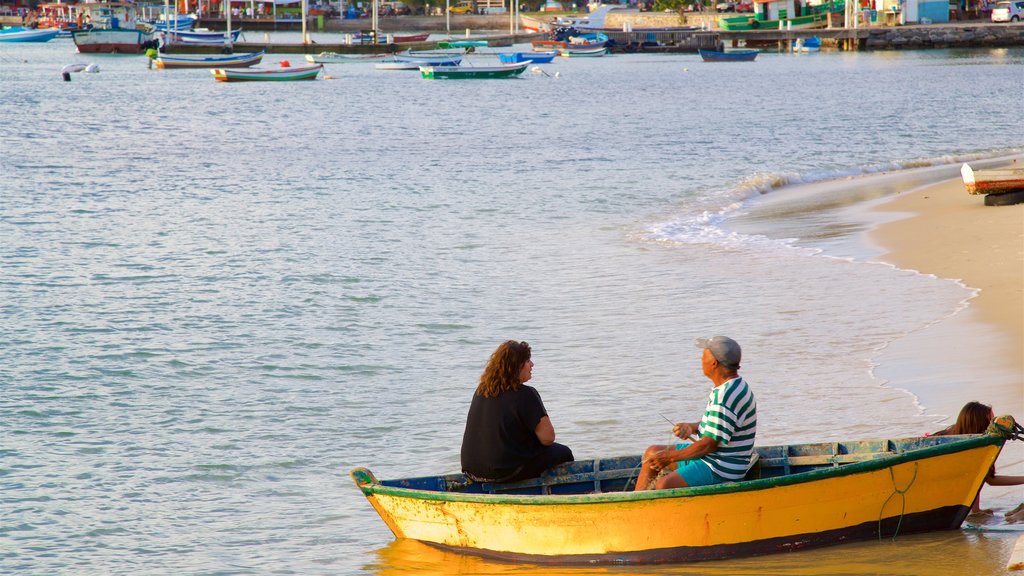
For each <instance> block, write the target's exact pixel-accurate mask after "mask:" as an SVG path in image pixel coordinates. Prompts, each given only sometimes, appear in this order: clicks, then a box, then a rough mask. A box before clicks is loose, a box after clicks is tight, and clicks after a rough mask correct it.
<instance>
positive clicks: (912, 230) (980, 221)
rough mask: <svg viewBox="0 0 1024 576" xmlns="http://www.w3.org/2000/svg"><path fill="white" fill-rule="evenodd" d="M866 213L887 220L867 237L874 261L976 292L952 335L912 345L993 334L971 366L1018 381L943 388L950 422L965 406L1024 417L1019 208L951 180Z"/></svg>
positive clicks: (1023, 228) (1022, 219)
mask: <svg viewBox="0 0 1024 576" xmlns="http://www.w3.org/2000/svg"><path fill="white" fill-rule="evenodd" d="M870 211H871V212H874V213H876V214H877V213H884V214H886V215H887V216H889V217H890V218H887V219H886V221H885V222H883V223H881V224H879V225H878V226H876V227H875V228H874V229H873V230H871V231H870V232H869V233H868V237H869V239H870V240H871V241H873V242H875V243H876V244H877V246H878V247H879V249H881V250H882V251H883V253H882V254H881V255H879V256H878V258H877V259H878V260H880V261H883V262H886V263H888V264H891V265H893V266H896V267H898V268H901V269H905V270H914V271H916V272H919V273H922V274H930V275H934V276H936V277H938V278H944V279H949V280H954V281H958V282H960V283H961V284H963V285H964V286H966V287H968V288H970V289H973V290H975V293H974V295H973V296H970V297H968V298H967V299H966V300H965V302H964V306H963V307H962V308H961V309H960V310H959V311H958V312H956V313H954V314H953V315H952V316H951V317H950V318H949V319H948V320H951V321H953V322H955V323H956V324H957V325H956V326H955V327H954V329H953V330H952V333H947V332H949V330H936V331H934V332H937V333H936V334H932V335H930V336H927V335H926V336H925V340H924V341H923V342H920V343H918V345H924V346H929V342H928V338H931V339H936V338H939V339H942V340H943V341H942V342H933V343H935V344H938V346H936V347H941V346H943V345H945V346H949V339H950V338H958V339H959V338H964V337H965V336H966V337H967V338H970V337H971V334H970V333H968V332H967V331H971V332H973V330H976V329H980V330H981V331H983V332H986V333H988V334H987V336H989V337H992V336H993V334H992V332H993V331H995V335H994V336H995V337H994V338H992V339H993V340H995V342H996V343H995V345H994V346H993V347H992V348H990V349H989V350H990V355H988V357H986V358H977V357H974V358H972V359H971V361H976V362H977V364H978V366H979V369H980V368H983V367H986V366H988V365H991V364H995V365H998V366H1000V367H1005V368H1006V369H1007V370H1009V371H1010V373H1011V374H1015V375H1016V378H1014V379H1013V380H1012V381H999V382H991V381H985V380H982V381H981V382H977V383H972V384H971V386H969V387H967V388H966V389H965V388H964V387H956V386H948V387H946V388H945V389H944V390H941V393H942V395H943V396H944V397H945V399H946V400H947V401H950V402H952V405H954V406H956V408H957V410H954V411H952V413H951V414H949V417H950V422H952V420H953V419H955V418H956V413H957V411H958V409H959V406H962V405H963V404H964V403H966V402H968V401H971V400H978V401H981V402H984V403H986V404H991V405H992V407H993V409H994V410H995V411H996V413H997V414H1002V413H1010V414H1014V415H1016V416H1017V417H1019V418H1024V412H1022V411H1021V410H1022V405H1024V204H1017V205H1014V206H985V205H984V201H983V196H980V195H977V196H974V195H970V194H967V192H966V191H965V189H964V186H963V183H962V182H961V181H960V179H959V178H956V179H950V180H943V181H941V182H938V183H935V184H930V185H926V186H922V187H919V188H916V189H912V190H909V191H906V192H901V193H898V194H897V195H895V196H893V197H889V198H886V199H885V200H884V201H882V202H880V203H878V204H877V205H875V206H873V207H871V208H870ZM957 321H959V322H957ZM965 329H966V330H965ZM929 347H930V346H929ZM895 385H897V386H899V387H904V385H903V384H899V383H895ZM911 392H914V393H915V394H917V395H918V396H919V397H920V393H919V392H918V391H915V390H911ZM940 411H941V412H949V410H948V408H947V409H946V410H940Z"/></svg>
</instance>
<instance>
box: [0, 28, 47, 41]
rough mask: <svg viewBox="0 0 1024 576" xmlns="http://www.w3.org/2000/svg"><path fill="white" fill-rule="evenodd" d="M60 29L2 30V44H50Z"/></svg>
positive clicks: (0, 32) (0, 36)
mask: <svg viewBox="0 0 1024 576" xmlns="http://www.w3.org/2000/svg"><path fill="white" fill-rule="evenodd" d="M59 33H60V28H38V29H36V28H25V27H23V26H11V27H10V28H4V29H3V30H0V42H49V41H50V40H53V39H54V38H56V37H57V34H59Z"/></svg>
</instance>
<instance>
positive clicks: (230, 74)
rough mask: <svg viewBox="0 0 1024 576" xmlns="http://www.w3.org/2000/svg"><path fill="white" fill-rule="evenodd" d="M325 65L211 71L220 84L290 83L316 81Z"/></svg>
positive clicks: (215, 69)
mask: <svg viewBox="0 0 1024 576" xmlns="http://www.w3.org/2000/svg"><path fill="white" fill-rule="evenodd" d="M323 69H324V65H323V64H316V65H314V66H282V67H280V68H266V69H263V70H254V69H252V68H241V69H231V68H214V69H213V70H210V73H211V74H213V78H214V79H215V80H217V81H218V82H288V81H293V80H316V77H317V76H318V75H319V74H320V71H321V70H323Z"/></svg>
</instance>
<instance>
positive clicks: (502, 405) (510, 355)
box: [462, 340, 573, 482]
mask: <svg viewBox="0 0 1024 576" xmlns="http://www.w3.org/2000/svg"><path fill="white" fill-rule="evenodd" d="M530 358H531V353H530V345H529V344H527V343H526V342H516V341H514V340H509V341H507V342H504V343H502V344H501V345H500V346H498V349H497V350H495V351H494V353H493V354H491V359H490V360H489V361H488V362H487V367H486V368H484V372H483V374H482V375H481V376H480V384H479V385H478V386H477V387H476V392H475V393H474V394H473V402H472V403H471V404H470V406H469V416H468V417H467V418H466V431H465V433H464V434H463V436H462V471H463V472H465V473H466V475H467V476H469V477H470V478H471V479H473V480H476V481H478V482H515V481H518V480H526V479H528V478H536V477H537V476H540V474H541V473H542V472H544V471H545V470H547V469H548V468H551V467H552V466H556V465H558V464H562V463H563V462H572V461H573V455H572V450H570V449H569V448H568V447H567V446H563V445H562V444H559V443H557V442H555V428H554V426H553V425H552V424H551V419H550V418H548V413H547V410H545V409H544V402H543V401H542V400H541V398H540V394H539V393H538V392H537V390H536V389H535V388H533V387H532V386H527V385H526V382H528V381H529V380H530V378H532V377H533V360H531V359H530Z"/></svg>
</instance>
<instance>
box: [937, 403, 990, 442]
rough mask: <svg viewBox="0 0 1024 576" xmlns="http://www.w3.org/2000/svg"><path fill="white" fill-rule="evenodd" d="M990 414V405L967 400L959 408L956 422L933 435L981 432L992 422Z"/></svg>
mask: <svg viewBox="0 0 1024 576" xmlns="http://www.w3.org/2000/svg"><path fill="white" fill-rule="evenodd" d="M991 415H992V407H991V406H989V405H987V404H982V403H981V402H968V403H967V404H964V407H963V408H961V409H960V415H959V416H957V417H956V422H955V423H954V424H953V425H952V426H950V427H948V428H945V429H943V430H939V431H938V432H936V433H935V436H949V435H952V434H983V433H984V432H985V431H986V430H988V425H989V424H990V423H991V422H992V419H991Z"/></svg>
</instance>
